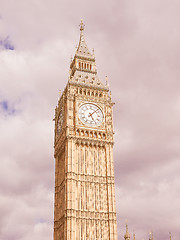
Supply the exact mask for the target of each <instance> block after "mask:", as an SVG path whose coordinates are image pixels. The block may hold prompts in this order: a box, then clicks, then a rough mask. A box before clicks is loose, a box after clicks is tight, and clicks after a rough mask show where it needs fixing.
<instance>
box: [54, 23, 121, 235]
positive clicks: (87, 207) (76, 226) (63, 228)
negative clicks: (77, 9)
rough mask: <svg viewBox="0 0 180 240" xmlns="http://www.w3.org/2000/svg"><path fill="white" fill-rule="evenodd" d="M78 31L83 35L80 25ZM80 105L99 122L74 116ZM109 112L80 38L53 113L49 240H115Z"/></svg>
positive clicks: (92, 60) (108, 100) (92, 61)
mask: <svg viewBox="0 0 180 240" xmlns="http://www.w3.org/2000/svg"><path fill="white" fill-rule="evenodd" d="M80 27H81V31H83V29H84V25H83V23H81V26H80ZM85 103H88V104H89V105H88V104H87V105H86V107H87V109H88V106H90V105H92V104H94V105H96V106H98V109H100V110H101V111H102V114H103V117H102V115H100V114H99V116H98V113H96V114H94V113H93V111H96V110H93V111H89V110H88V111H87V109H81V112H80V115H79V108H80V107H81V105H82V104H85ZM112 106H113V103H112V100H111V96H110V95H109V87H108V84H106V85H104V84H103V83H101V81H100V80H99V78H98V76H97V71H96V63H95V57H94V54H90V52H89V50H88V48H87V45H86V43H85V40H84V36H83V33H82V32H81V37H80V42H79V46H78V49H77V52H76V54H75V57H74V59H73V61H72V63H71V65H70V77H69V81H68V84H67V86H66V87H65V90H64V92H63V93H62V95H61V97H60V99H59V100H58V106H57V107H56V109H55V119H54V120H55V144H54V156H55V164H56V166H55V201H54V240H94V239H96V240H117V223H116V206H115V190H114V163H113V144H114V141H113V134H114V133H113V118H112ZM91 109H92V108H91ZM82 111H84V112H82ZM60 114H61V118H59V116H60ZM62 114H63V121H60V120H58V119H61V120H62ZM83 114H84V116H85V117H84V118H85V119H86V120H87V121H90V120H89V119H88V118H90V117H91V116H92V117H91V118H92V120H93V119H95V117H93V116H96V117H97V118H99V117H100V116H101V119H102V121H101V122H100V123H99V125H98V124H97V125H94V126H92V125H90V124H89V125H88V124H87V122H86V121H84V122H83V121H81V120H82V119H81V120H80V116H82V115H83ZM85 114H86V115H85ZM93 114H94V115H93ZM58 122H59V123H60V124H59V126H62V127H61V129H60V131H59V132H58Z"/></svg>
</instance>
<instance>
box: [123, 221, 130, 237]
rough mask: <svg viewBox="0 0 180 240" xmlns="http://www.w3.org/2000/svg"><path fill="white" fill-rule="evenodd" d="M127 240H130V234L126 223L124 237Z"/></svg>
mask: <svg viewBox="0 0 180 240" xmlns="http://www.w3.org/2000/svg"><path fill="white" fill-rule="evenodd" d="M124 239H125V240H130V234H129V232H128V222H127V221H126V233H125V235H124Z"/></svg>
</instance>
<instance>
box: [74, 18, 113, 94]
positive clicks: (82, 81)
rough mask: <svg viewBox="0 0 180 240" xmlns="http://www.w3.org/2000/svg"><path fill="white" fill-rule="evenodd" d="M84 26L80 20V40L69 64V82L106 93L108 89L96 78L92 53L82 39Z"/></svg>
mask: <svg viewBox="0 0 180 240" xmlns="http://www.w3.org/2000/svg"><path fill="white" fill-rule="evenodd" d="M84 26H85V25H84V23H83V20H81V22H80V24H79V27H80V40H79V44H78V47H77V50H76V53H75V55H74V58H73V60H72V61H71V64H70V69H69V82H71V83H72V84H78V85H82V86H86V87H87V86H88V87H95V88H100V89H105V90H107V91H108V90H109V87H108V86H107V85H104V84H103V83H101V81H100V80H99V78H98V76H97V70H96V62H95V57H94V53H93V54H91V53H90V51H89V49H88V47H87V44H86V41H85V39H84Z"/></svg>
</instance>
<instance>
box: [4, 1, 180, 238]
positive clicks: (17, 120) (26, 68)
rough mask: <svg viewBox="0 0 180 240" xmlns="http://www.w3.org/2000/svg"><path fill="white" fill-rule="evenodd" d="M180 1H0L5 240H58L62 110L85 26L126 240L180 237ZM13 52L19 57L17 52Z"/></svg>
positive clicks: (119, 228)
mask: <svg viewBox="0 0 180 240" xmlns="http://www.w3.org/2000/svg"><path fill="white" fill-rule="evenodd" d="M179 12H180V1H178V0H158V1H157V0H136V1H135V0H111V1H102V0H99V1H95V0H91V1H82V0H77V1H73V0H70V1H65V0H60V1H58V0H54V1H51V0H46V1H43V0H33V1H32V0H18V1H14V0H0V86H1V87H0V146H1V148H0V156H1V162H0V215H1V217H0V239H1V240H12V239H13V240H32V239H37V240H50V239H53V194H54V159H53V131H54V122H53V121H52V119H53V117H54V108H55V106H56V103H57V99H58V92H59V89H60V90H63V89H64V87H65V85H66V83H67V80H68V72H69V63H70V57H71V56H73V55H74V53H75V47H76V45H77V44H78V41H79V27H78V25H79V22H80V19H81V18H83V19H84V22H85V25H86V26H85V39H86V42H87V44H88V47H89V49H92V48H94V49H95V56H96V63H97V68H98V75H99V77H100V79H101V81H102V82H105V76H106V75H107V76H108V77H109V84H110V89H111V91H112V96H113V101H114V102H115V106H114V130H115V146H114V162H115V183H116V205H117V219H118V233H119V237H118V239H119V240H122V239H123V235H124V233H125V220H126V219H128V222H129V231H130V233H131V236H132V234H133V230H134V231H135V233H136V236H137V240H138V239H139V240H142V239H143V238H144V239H145V240H147V239H148V234H149V232H150V231H153V232H154V240H168V239H169V231H171V232H172V240H179V238H180V237H179V236H180V203H179V202H180V30H179V29H180V28H179V24H180V14H179ZM13 48H14V50H12V49H13Z"/></svg>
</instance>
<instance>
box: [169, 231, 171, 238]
mask: <svg viewBox="0 0 180 240" xmlns="http://www.w3.org/2000/svg"><path fill="white" fill-rule="evenodd" d="M169 239H170V240H171V232H169Z"/></svg>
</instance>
